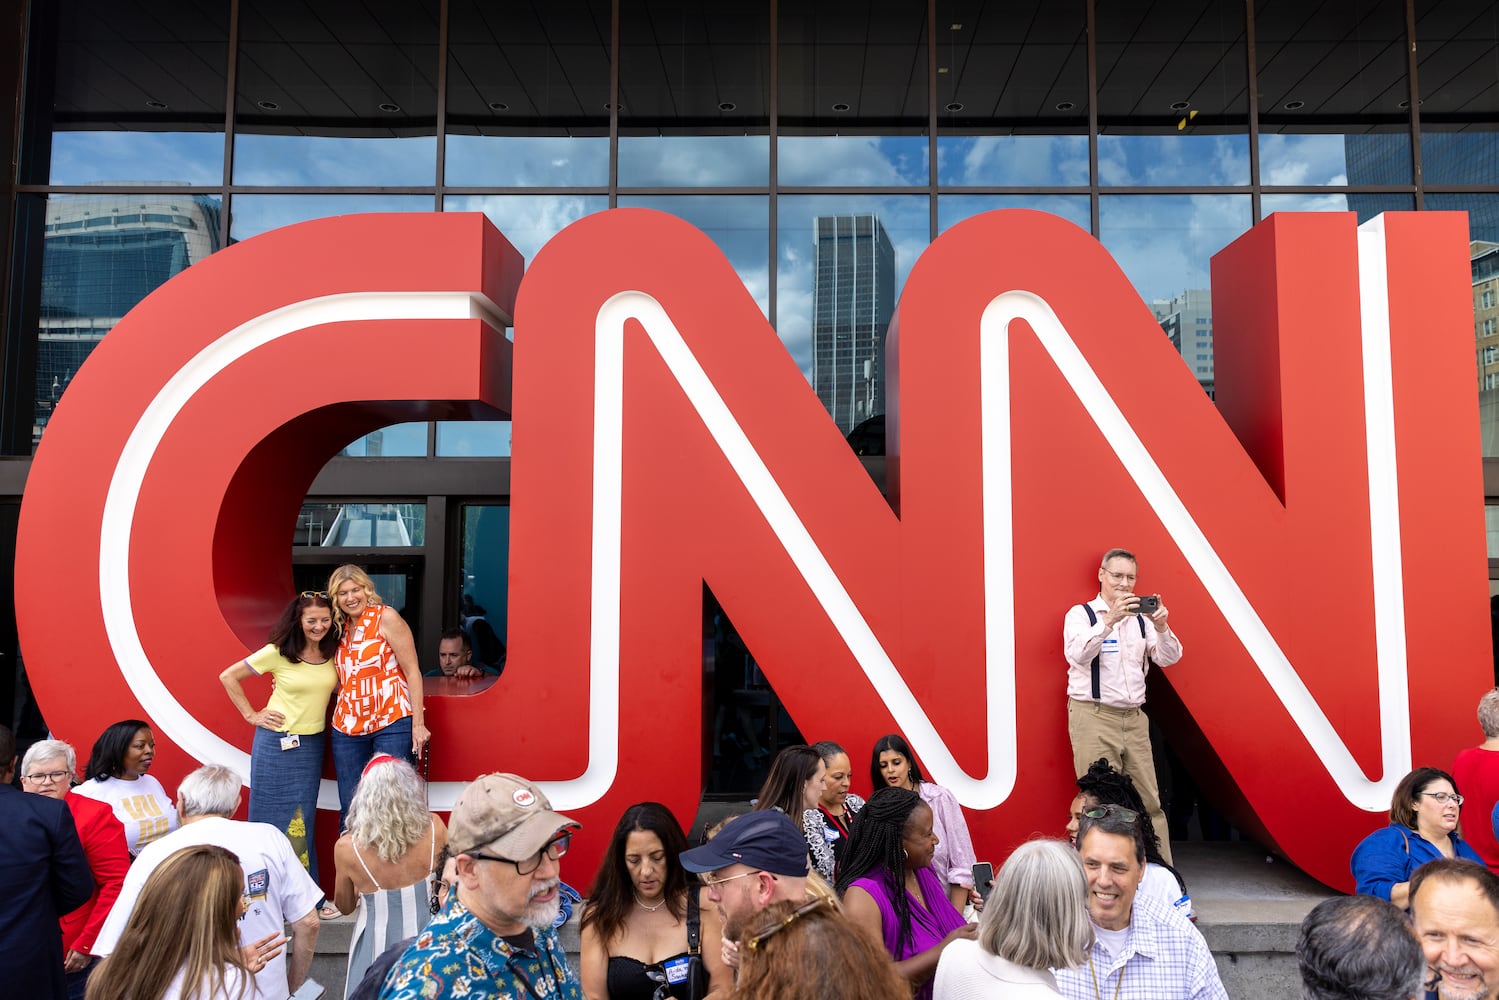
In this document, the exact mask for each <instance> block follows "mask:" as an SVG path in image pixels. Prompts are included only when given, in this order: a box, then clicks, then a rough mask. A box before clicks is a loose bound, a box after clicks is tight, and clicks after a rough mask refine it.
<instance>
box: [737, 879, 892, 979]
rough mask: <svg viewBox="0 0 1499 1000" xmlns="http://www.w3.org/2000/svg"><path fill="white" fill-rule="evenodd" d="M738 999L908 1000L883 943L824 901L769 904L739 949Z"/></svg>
mask: <svg viewBox="0 0 1499 1000" xmlns="http://www.w3.org/2000/svg"><path fill="white" fill-rule="evenodd" d="M734 995H735V996H741V995H742V996H746V997H754V998H755V1000H802V998H804V997H818V998H819V1000H825V998H833V1000H841V998H847V1000H910V997H911V987H910V985H909V984H908V983H906V981H905V980H904V979H902V978H901V977H900V976H898V975H897V974H896V972H895V967H894V966H892V965H891V964H890V956H888V955H886V954H885V951H884V949H883V948H881V947H880V942H879V939H878V938H876V937H874V936H872V935H871V934H870V933H869V932H868V931H866V930H865V929H864V928H862V927H859V926H858V925H856V924H854V923H853V922H852V921H850V920H849V918H848V917H847V916H845V915H844V914H843V913H841V912H839V910H838V907H837V905H836V904H834V903H831V902H829V901H828V900H826V899H813V900H809V901H806V902H803V901H800V900H788V901H783V902H779V903H771V904H770V905H769V906H767V907H766V908H765V909H764V910H762V911H761V912H760V913H758V914H756V915H755V916H754V918H752V920H751V923H750V926H749V928H748V929H747V935H746V937H745V939H744V943H743V946H742V948H741V949H740V959H739V982H738V984H737V985H736V986H735V988H734Z"/></svg>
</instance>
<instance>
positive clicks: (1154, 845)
mask: <svg viewBox="0 0 1499 1000" xmlns="http://www.w3.org/2000/svg"><path fill="white" fill-rule="evenodd" d="M1103 806H1122V807H1123V808H1124V809H1125V810H1126V811H1127V812H1130V813H1133V814H1134V816H1135V819H1134V822H1136V823H1138V824H1139V826H1140V836H1141V837H1142V838H1143V839H1144V841H1145V875H1144V877H1143V878H1141V879H1140V890H1139V892H1140V895H1142V896H1144V897H1146V898H1147V899H1155V900H1157V901H1159V902H1160V903H1161V904H1162V905H1164V906H1166V907H1169V908H1171V909H1174V910H1176V911H1177V912H1178V913H1180V914H1181V915H1182V916H1184V917H1186V918H1187V919H1188V920H1192V921H1195V920H1196V919H1197V915H1196V914H1195V913H1193V912H1192V896H1191V895H1190V894H1189V893H1188V892H1187V880H1186V879H1184V878H1182V874H1181V872H1179V871H1177V870H1176V869H1175V868H1173V867H1172V866H1171V865H1170V864H1168V863H1167V861H1166V859H1165V858H1164V857H1162V856H1161V842H1160V839H1159V838H1157V837H1156V834H1155V824H1154V823H1152V822H1151V821H1150V813H1148V812H1146V811H1145V800H1144V799H1142V798H1140V792H1139V790H1137V789H1136V788H1135V782H1134V779H1133V778H1131V777H1130V776H1129V775H1127V774H1125V773H1124V772H1123V771H1119V770H1116V769H1115V768H1114V765H1112V764H1110V763H1109V761H1108V758H1106V757H1100V758H1098V759H1097V760H1095V761H1094V762H1093V763H1091V764H1089V765H1088V770H1087V773H1086V774H1084V775H1083V776H1082V777H1081V778H1078V779H1077V795H1076V797H1074V798H1073V800H1072V805H1071V806H1070V807H1068V820H1067V840H1068V841H1069V842H1071V843H1072V845H1073V846H1076V845H1077V828H1078V824H1080V823H1081V822H1082V821H1083V813H1085V812H1087V811H1088V810H1090V809H1099V808H1102V807H1103Z"/></svg>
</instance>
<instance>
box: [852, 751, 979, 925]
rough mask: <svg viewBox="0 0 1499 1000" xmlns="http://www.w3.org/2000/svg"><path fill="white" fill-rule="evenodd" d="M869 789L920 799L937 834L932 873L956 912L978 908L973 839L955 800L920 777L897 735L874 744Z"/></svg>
mask: <svg viewBox="0 0 1499 1000" xmlns="http://www.w3.org/2000/svg"><path fill="white" fill-rule="evenodd" d="M869 783H870V787H871V788H884V787H885V786H886V785H893V786H894V787H896V788H909V789H910V790H911V791H913V792H915V793H916V794H918V795H920V796H921V801H923V802H925V803H926V804H927V805H928V806H930V807H931V810H932V829H934V830H935V831H936V832H937V840H938V845H937V853H936V854H935V855H934V856H933V857H932V871H933V872H935V873H936V874H937V878H938V879H939V880H941V882H942V884H943V885H944V886H945V887H946V889H947V898H948V899H950V900H951V901H952V905H954V906H956V907H957V908H958V909H959V910H962V909H963V907H965V906H967V905H968V904H969V903H973V904H974V905H975V906H977V905H978V898H977V894H976V893H975V892H974V891H973V863H974V861H976V860H977V859H976V858H975V857H974V854H973V840H972V839H971V838H970V837H969V836H968V821H967V820H965V819H964V818H963V810H962V809H961V808H959V807H958V798H957V796H955V795H954V794H953V793H952V792H950V791H948V790H947V789H946V788H943V787H942V786H941V785H939V784H937V783H936V782H935V781H928V780H927V779H926V778H924V777H923V776H922V774H921V765H919V764H917V763H916V758H915V757H913V756H911V748H910V746H909V745H907V743H906V741H905V739H904V738H903V737H902V736H901V735H900V734H899V733H891V734H890V735H889V736H881V737H880V738H879V740H877V741H876V742H875V745H874V754H873V755H872V756H871V757H870V761H869Z"/></svg>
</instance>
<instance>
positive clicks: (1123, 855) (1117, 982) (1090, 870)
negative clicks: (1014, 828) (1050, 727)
mask: <svg viewBox="0 0 1499 1000" xmlns="http://www.w3.org/2000/svg"><path fill="white" fill-rule="evenodd" d="M1077 850H1078V854H1079V855H1080V856H1081V857H1082V862H1083V871H1084V872H1085V873H1086V874H1087V876H1088V916H1089V918H1090V919H1091V920H1092V921H1093V949H1092V951H1091V952H1090V953H1089V955H1088V961H1087V963H1086V964H1083V965H1080V966H1077V967H1076V968H1072V969H1053V970H1052V971H1053V972H1054V973H1055V974H1056V977H1057V988H1058V989H1059V990H1061V991H1062V996H1064V997H1066V998H1067V1000H1108V998H1110V997H1113V998H1115V1000H1228V993H1227V992H1226V991H1225V990H1224V989H1223V981H1222V980H1221V979H1219V978H1218V966H1217V965H1216V964H1215V963H1214V962H1213V955H1212V953H1211V952H1210V951H1208V946H1207V942H1206V941H1204V940H1203V939H1202V934H1201V933H1199V932H1198V930H1197V928H1196V927H1194V926H1193V925H1192V923H1191V922H1190V921H1189V920H1187V918H1186V917H1184V916H1182V915H1181V914H1180V913H1179V912H1177V911H1176V910H1173V909H1171V908H1170V907H1168V906H1163V905H1161V904H1159V903H1156V902H1154V901H1152V900H1148V899H1145V898H1144V897H1140V898H1136V896H1135V890H1137V889H1138V888H1139V887H1140V879H1141V878H1142V877H1143V876H1144V874H1145V841H1144V838H1143V837H1142V835H1141V832H1140V816H1139V814H1138V813H1136V812H1135V811H1134V810H1133V809H1127V808H1125V807H1124V806H1118V805H1101V806H1093V807H1090V808H1088V809H1085V810H1084V811H1083V816H1082V820H1081V822H1080V824H1079V826H1078V831H1077Z"/></svg>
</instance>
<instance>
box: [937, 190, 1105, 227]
mask: <svg viewBox="0 0 1499 1000" xmlns="http://www.w3.org/2000/svg"><path fill="white" fill-rule="evenodd" d="M1000 208H1031V209H1035V210H1036V211H1038V212H1050V213H1051V214H1052V215H1059V216H1061V217H1062V218H1064V219H1066V220H1067V221H1068V222H1071V223H1072V224H1073V225H1075V226H1077V227H1078V228H1079V229H1082V230H1083V231H1084V232H1089V231H1091V228H1092V225H1093V220H1092V218H1091V213H1090V212H1089V210H1088V197H1087V195H1080V194H1079V195H1066V194H1060V195H1059V194H1052V195H1047V194H942V195H938V196H937V232H939V233H941V232H945V231H946V230H948V229H950V228H951V227H952V226H954V225H956V224H957V223H959V222H962V221H963V220H964V219H968V218H972V217H973V216H975V215H980V214H982V213H984V212H991V211H994V210H995V209H1000Z"/></svg>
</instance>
